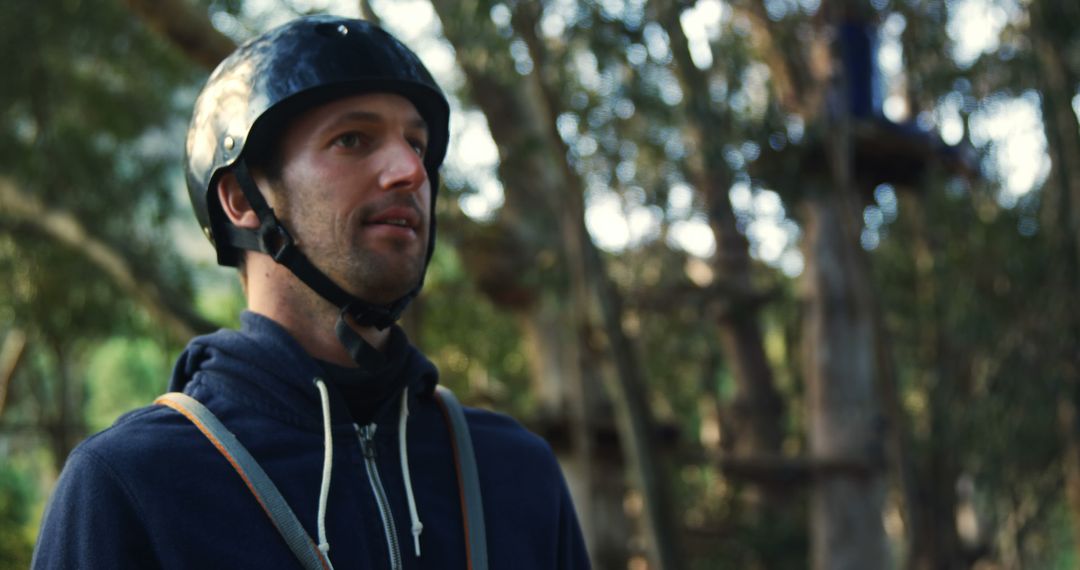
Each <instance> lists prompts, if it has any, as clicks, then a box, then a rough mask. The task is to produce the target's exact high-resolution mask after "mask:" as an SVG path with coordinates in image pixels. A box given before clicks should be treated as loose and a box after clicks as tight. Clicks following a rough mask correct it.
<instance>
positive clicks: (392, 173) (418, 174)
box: [379, 139, 427, 190]
mask: <svg viewBox="0 0 1080 570" xmlns="http://www.w3.org/2000/svg"><path fill="white" fill-rule="evenodd" d="M384 152H385V159H384V160H385V163H384V167H383V169H382V174H381V176H380V180H379V182H380V185H381V186H382V187H383V188H384V189H386V190H411V189H414V188H419V187H420V185H421V184H423V183H424V181H425V180H427V170H425V169H424V161H423V159H422V158H420V155H419V154H417V152H416V149H415V148H414V146H413V144H412V143H410V142H409V141H407V140H404V139H402V140H400V141H394V142H393V143H392V144H389V145H387V147H386V148H385V149H384Z"/></svg>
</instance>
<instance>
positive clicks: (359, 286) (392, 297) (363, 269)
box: [340, 242, 426, 304]
mask: <svg viewBox="0 0 1080 570" xmlns="http://www.w3.org/2000/svg"><path fill="white" fill-rule="evenodd" d="M391 246H392V247H390V248H387V250H386V251H372V250H370V249H367V248H365V247H364V246H363V245H361V244H354V245H353V250H352V252H351V255H347V256H346V258H345V263H344V267H343V268H342V269H343V270H342V272H341V273H340V275H341V276H342V278H343V282H342V283H340V285H342V286H344V288H345V289H346V290H348V291H349V292H350V293H352V294H353V295H354V296H356V297H357V298H360V299H363V300H365V301H368V302H370V303H376V304H389V303H392V302H394V301H396V300H398V299H400V298H402V297H404V296H405V295H407V294H408V293H409V292H410V291H412V290H413V289H414V288H416V286H417V285H418V284H419V283H420V275H421V273H422V272H423V270H424V262H425V252H424V251H421V252H420V253H419V254H414V253H410V251H409V250H410V248H409V247H408V244H406V243H402V242H395V243H393V244H391ZM424 249H425V250H426V247H425V248H424Z"/></svg>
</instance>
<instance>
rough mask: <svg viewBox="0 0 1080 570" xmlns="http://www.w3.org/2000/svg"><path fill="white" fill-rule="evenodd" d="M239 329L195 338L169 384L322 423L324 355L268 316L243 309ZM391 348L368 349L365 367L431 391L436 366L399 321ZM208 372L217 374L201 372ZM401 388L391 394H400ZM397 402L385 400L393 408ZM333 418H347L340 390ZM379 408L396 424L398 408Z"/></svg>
mask: <svg viewBox="0 0 1080 570" xmlns="http://www.w3.org/2000/svg"><path fill="white" fill-rule="evenodd" d="M240 323H241V328H240V330H239V331H234V330H227V329H222V330H219V331H217V332H215V333H212V334H208V335H204V336H200V337H196V338H194V339H192V341H191V342H190V343H189V344H188V346H187V348H186V349H185V350H184V352H183V353H182V354H181V355H180V358H178V359H177V362H176V367H175V368H174V369H173V375H172V379H171V380H170V381H169V390H170V391H173V392H188V393H192V392H197V391H198V390H199V389H200V384H201V383H214V389H215V390H220V391H222V392H224V393H226V394H229V395H231V396H232V397H234V398H237V399H239V400H242V401H244V402H246V403H248V404H249V405H251V406H253V407H256V408H258V409H259V411H261V412H263V413H266V414H268V415H271V416H273V417H275V418H277V419H280V420H282V421H286V422H288V423H291V424H294V425H297V426H300V427H303V428H305V429H311V430H320V429H322V412H321V408H320V406H321V404H320V396H319V391H318V389H317V388H316V387H315V385H314V379H315V378H320V377H324V376H325V373H324V371H323V369H322V368H321V367H320V366H319V364H318V362H317V361H316V360H315V359H314V358H312V357H311V356H310V355H308V354H307V353H306V352H305V351H304V349H303V347H301V346H300V344H299V343H298V342H297V341H296V339H294V338H293V337H292V336H291V335H290V334H289V332H288V331H286V330H285V328H284V327H282V326H281V325H279V324H278V323H276V322H274V321H273V320H271V319H270V318H268V317H265V316H263V315H260V314H258V313H254V312H251V311H244V312H243V313H242V314H241V315H240ZM390 348H391V350H390V351H389V353H388V355H387V356H385V357H384V356H383V355H382V354H381V353H378V352H374V351H372V352H373V353H374V354H367V355H366V358H364V359H361V362H360V364H361V367H362V368H361V374H362V375H366V376H370V377H377V376H379V375H385V374H401V375H404V376H405V377H406V379H407V380H406V382H405V383H403V386H407V387H408V391H409V394H410V397H413V396H417V395H418V396H422V397H431V394H432V393H433V392H434V390H435V385H436V384H437V383H438V372H437V370H436V369H435V366H434V365H433V364H432V363H431V361H429V360H428V359H427V358H425V357H424V355H423V354H421V353H420V352H419V351H418V350H416V348H415V347H413V346H412V344H410V343H409V342H408V339H407V338H406V336H405V333H404V331H402V330H401V328H400V327H397V326H394V328H393V330H392V332H391V343H390ZM203 372H208V373H212V374H202V373H203ZM396 399H397V398H396V395H395V397H393V398H390V400H396ZM392 407H393V406H384V408H392ZM330 410H331V418H332V423H333V424H334V425H335V426H336V425H338V424H348V425H349V426H351V423H352V420H351V417H350V414H349V411H348V409H347V407H346V405H345V403H344V402H343V401H342V399H341V398H339V397H333V398H330ZM389 411H390V410H388V409H383V410H381V411H380V414H379V416H378V417H377V418H376V421H377V422H378V423H380V424H382V423H389V424H392V423H393V422H394V420H395V416H396V414H392V413H388V412H389Z"/></svg>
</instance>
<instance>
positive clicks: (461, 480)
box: [435, 386, 488, 570]
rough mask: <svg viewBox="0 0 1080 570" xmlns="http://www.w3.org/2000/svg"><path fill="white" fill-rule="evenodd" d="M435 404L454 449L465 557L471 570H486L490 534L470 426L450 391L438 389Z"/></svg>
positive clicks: (438, 387) (442, 388)
mask: <svg viewBox="0 0 1080 570" xmlns="http://www.w3.org/2000/svg"><path fill="white" fill-rule="evenodd" d="M435 394H436V395H437V396H438V398H436V401H437V402H439V407H440V408H442V411H443V417H444V419H446V427H447V428H449V430H450V434H451V435H452V436H453V437H452V438H451V440H450V441H451V443H452V445H453V447H454V468H455V469H456V470H457V479H458V496H460V497H461V518H462V522H463V526H464V528H465V554H466V557H467V559H468V568H470V570H487V568H488V559H487V531H486V530H485V527H484V502H483V500H482V498H481V496H480V495H481V493H480V473H479V470H478V469H477V468H476V455H475V454H474V453H473V446H472V437H470V435H469V424H468V423H466V421H465V413H464V412H463V411H462V409H461V403H460V402H458V399H457V398H456V397H455V396H454V393H453V392H451V391H450V390H449V389H448V388H444V387H442V386H436V388H435Z"/></svg>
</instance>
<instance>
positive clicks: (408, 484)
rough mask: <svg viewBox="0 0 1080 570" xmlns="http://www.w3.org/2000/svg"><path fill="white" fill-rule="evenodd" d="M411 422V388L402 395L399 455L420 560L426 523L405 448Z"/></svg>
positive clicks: (406, 389)
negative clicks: (414, 487) (406, 431)
mask: <svg viewBox="0 0 1080 570" xmlns="http://www.w3.org/2000/svg"><path fill="white" fill-rule="evenodd" d="M408 420H409V387H408V386H406V387H405V390H404V391H403V392H402V393H401V415H400V416H399V417H398V455H399V456H400V457H401V476H402V478H403V479H404V480H405V496H406V497H408V499H409V520H410V521H411V522H412V535H413V546H414V547H415V548H416V557H417V558H420V533H421V532H424V523H422V522H420V514H419V513H417V512H416V498H414V497H413V489H412V477H411V476H410V475H409V454H408V450H407V449H406V447H405V439H406V438H405V430H406V429H407V426H408V425H409V423H408Z"/></svg>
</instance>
